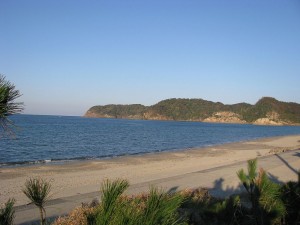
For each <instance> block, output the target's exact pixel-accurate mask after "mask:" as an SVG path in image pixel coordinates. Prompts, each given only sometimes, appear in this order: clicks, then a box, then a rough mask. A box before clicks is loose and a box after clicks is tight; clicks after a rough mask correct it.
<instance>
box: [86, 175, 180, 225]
mask: <svg viewBox="0 0 300 225" xmlns="http://www.w3.org/2000/svg"><path fill="white" fill-rule="evenodd" d="M128 186H129V184H128V182H127V181H126V180H119V179H118V180H115V181H109V180H106V181H105V182H104V183H103V184H102V186H101V195H100V197H101V202H100V205H99V206H98V207H97V208H96V210H95V212H94V213H91V214H89V215H88V216H87V218H88V224H93V225H94V224H97V225H136V224H143V225H156V224H157V225H159V224H161V225H169V224H170V225H171V224H180V223H181V222H180V221H181V220H180V218H179V215H178V213H177V209H178V207H179V206H180V204H181V203H182V200H183V197H182V196H181V195H179V194H168V193H165V192H163V191H161V190H158V189H156V188H151V190H150V193H149V194H146V195H141V196H135V197H132V198H130V197H127V196H121V195H122V194H123V192H124V191H125V190H126V188H127V187H128Z"/></svg>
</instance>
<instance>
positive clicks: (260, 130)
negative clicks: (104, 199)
mask: <svg viewBox="0 0 300 225" xmlns="http://www.w3.org/2000/svg"><path fill="white" fill-rule="evenodd" d="M11 119H12V120H13V121H14V122H15V124H17V125H18V127H19V130H18V132H17V136H16V138H15V139H12V138H7V137H1V139H0V166H7V165H16V164H26V163H45V162H50V161H52V162H55V161H65V160H81V159H96V158H104V157H114V156H122V155H133V154H141V153H151V152H160V151H173V150H179V149H187V148H194V147H204V146H210V145H217V144H223V143H228V142H236V141H243V140H250V139H256V138H264V137H272V136H282V135H292V134H300V127H296V126H254V125H239V124H211V123H200V122H174V121H144V120H119V119H93V118H82V117H67V116H63V117H59V116H33V115H18V116H13V117H11Z"/></svg>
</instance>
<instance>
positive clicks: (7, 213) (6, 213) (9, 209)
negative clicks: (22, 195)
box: [0, 198, 15, 225]
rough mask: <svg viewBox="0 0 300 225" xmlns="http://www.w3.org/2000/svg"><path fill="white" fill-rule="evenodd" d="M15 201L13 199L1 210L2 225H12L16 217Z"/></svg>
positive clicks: (0, 220) (0, 219)
mask: <svg viewBox="0 0 300 225" xmlns="http://www.w3.org/2000/svg"><path fill="white" fill-rule="evenodd" d="M14 204H15V199H13V198H11V199H8V201H7V202H6V203H5V204H4V207H2V208H1V209H0V225H12V224H13V221H14V217H15V210H14V208H13V207H14Z"/></svg>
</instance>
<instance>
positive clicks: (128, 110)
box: [84, 97, 300, 125]
mask: <svg viewBox="0 0 300 225" xmlns="http://www.w3.org/2000/svg"><path fill="white" fill-rule="evenodd" d="M84 116H85V117H95V118H124V119H143V120H178V121H202V122H215V123H252V124H259V125H300V104H298V103H293V102H281V101H278V100H276V99H275V98H271V97H264V98H261V99H260V100H259V101H258V102H257V103H256V104H255V105H251V104H247V103H238V104H233V105H225V104H223V103H221V102H211V101H206V100H203V99H180V98H179V99H175V98H172V99H167V100H163V101H160V102H158V103H157V104H155V105H152V106H144V105H140V104H133V105H105V106H93V107H91V108H90V109H89V110H88V111H87V112H86V113H85V115H84Z"/></svg>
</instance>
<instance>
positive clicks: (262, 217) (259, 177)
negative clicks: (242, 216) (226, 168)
mask: <svg viewBox="0 0 300 225" xmlns="http://www.w3.org/2000/svg"><path fill="white" fill-rule="evenodd" d="M256 168H257V161H256V159H255V160H249V161H248V174H246V173H245V172H244V170H243V169H241V170H239V171H238V173H237V175H238V177H239V179H240V181H241V182H242V183H243V186H244V187H245V189H246V191H247V193H248V196H249V199H250V202H251V213H250V215H248V216H249V221H251V223H252V224H255V225H267V224H276V223H280V220H281V218H283V216H284V215H285V212H286V211H285V206H284V203H283V202H282V200H281V199H280V194H281V192H280V186H279V185H278V184H276V183H274V182H272V181H271V180H270V179H269V177H268V176H267V174H266V172H265V171H264V170H262V169H261V170H260V172H259V174H257V172H256Z"/></svg>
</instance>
